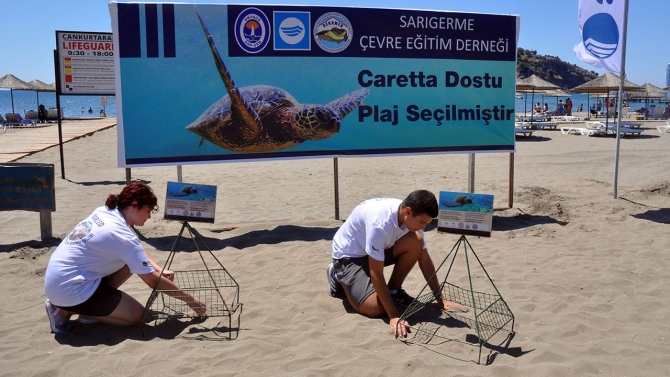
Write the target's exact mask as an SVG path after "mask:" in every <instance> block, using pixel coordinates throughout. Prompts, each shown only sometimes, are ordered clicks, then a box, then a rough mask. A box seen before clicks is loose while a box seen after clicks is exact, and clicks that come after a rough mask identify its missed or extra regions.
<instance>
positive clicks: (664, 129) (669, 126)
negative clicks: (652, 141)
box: [656, 121, 670, 133]
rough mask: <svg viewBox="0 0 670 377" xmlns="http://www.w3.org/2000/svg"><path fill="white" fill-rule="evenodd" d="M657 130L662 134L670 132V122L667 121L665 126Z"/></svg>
mask: <svg viewBox="0 0 670 377" xmlns="http://www.w3.org/2000/svg"><path fill="white" fill-rule="evenodd" d="M656 129H657V130H658V132H660V133H665V132H670V122H668V121H666V122H665V126H658V127H656Z"/></svg>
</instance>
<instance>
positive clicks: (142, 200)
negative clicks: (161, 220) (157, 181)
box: [105, 182, 158, 212]
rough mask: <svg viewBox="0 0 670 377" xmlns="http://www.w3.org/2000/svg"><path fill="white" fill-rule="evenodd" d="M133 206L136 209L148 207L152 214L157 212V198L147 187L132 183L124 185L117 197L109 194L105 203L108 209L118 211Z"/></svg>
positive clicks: (142, 184)
mask: <svg viewBox="0 0 670 377" xmlns="http://www.w3.org/2000/svg"><path fill="white" fill-rule="evenodd" d="M133 204H135V205H136V206H138V207H140V208H141V207H144V206H149V207H150V208H151V210H152V211H153V212H156V211H158V198H156V195H154V192H153V190H151V187H149V185H145V184H144V183H139V182H133V183H129V184H128V185H126V187H124V188H123V190H121V193H120V194H119V195H114V194H111V195H109V196H108V197H107V200H106V201H105V206H106V207H107V208H109V209H114V208H118V209H119V211H120V210H122V209H124V208H126V207H129V206H132V205H133Z"/></svg>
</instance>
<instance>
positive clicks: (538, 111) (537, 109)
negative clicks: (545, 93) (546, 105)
mask: <svg viewBox="0 0 670 377" xmlns="http://www.w3.org/2000/svg"><path fill="white" fill-rule="evenodd" d="M535 112H536V113H537V114H540V113H541V112H542V106H540V103H539V102H538V103H536V104H535Z"/></svg>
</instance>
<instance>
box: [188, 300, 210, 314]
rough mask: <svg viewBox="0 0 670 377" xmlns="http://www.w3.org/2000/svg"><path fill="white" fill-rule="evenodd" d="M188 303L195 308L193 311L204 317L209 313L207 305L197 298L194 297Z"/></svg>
mask: <svg viewBox="0 0 670 377" xmlns="http://www.w3.org/2000/svg"><path fill="white" fill-rule="evenodd" d="M187 304H188V306H190V307H191V309H193V311H195V314H197V315H198V316H200V317H204V316H205V314H206V313H207V306H206V305H205V304H204V303H203V302H201V301H200V300H198V299H197V298H193V300H192V301H188V302H187Z"/></svg>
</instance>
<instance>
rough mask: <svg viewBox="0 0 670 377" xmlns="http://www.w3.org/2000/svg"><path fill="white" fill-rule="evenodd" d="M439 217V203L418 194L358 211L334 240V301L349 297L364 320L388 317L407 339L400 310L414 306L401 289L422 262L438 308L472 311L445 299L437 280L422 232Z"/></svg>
mask: <svg viewBox="0 0 670 377" xmlns="http://www.w3.org/2000/svg"><path fill="white" fill-rule="evenodd" d="M437 214H438V205H437V199H435V195H433V194H432V193H431V192H430V191H426V190H417V191H413V192H412V193H410V194H409V195H408V196H407V198H405V200H400V199H388V198H384V199H381V198H380V199H370V200H366V201H364V202H363V203H361V204H359V205H358V206H356V208H354V210H353V211H352V212H351V215H349V218H347V220H346V221H345V222H344V224H342V226H341V227H340V229H339V230H338V231H337V233H336V234H335V237H333V263H331V264H330V265H328V270H327V271H328V282H329V289H330V295H331V296H332V297H338V298H344V297H346V298H347V300H348V301H349V303H350V304H351V306H352V307H353V308H354V309H355V310H356V311H357V312H359V313H360V314H363V315H366V316H369V317H379V316H382V315H384V314H386V315H388V317H389V319H390V321H389V322H390V323H389V324H390V326H391V328H392V329H394V332H395V335H396V336H402V337H406V336H407V333H408V332H409V324H408V323H407V321H402V322H400V323H399V321H400V313H399V312H398V309H397V308H396V304H397V305H403V306H409V305H410V304H411V303H412V301H414V298H413V297H411V296H410V295H408V294H407V292H405V290H404V289H402V283H403V282H404V281H405V278H406V277H407V274H409V272H410V271H411V270H412V268H413V267H414V265H415V264H416V263H417V262H418V263H419V268H420V269H421V272H422V273H423V276H424V278H425V279H426V281H428V285H429V286H430V289H431V290H432V291H433V292H436V298H437V303H438V305H439V307H440V308H441V309H444V310H459V311H462V312H467V311H468V310H469V309H468V308H466V307H464V306H462V305H459V304H456V303H453V302H451V301H447V300H445V299H443V298H442V296H441V294H440V293H439V292H440V291H439V289H440V283H439V282H438V280H437V278H436V277H434V276H433V275H434V274H435V265H434V264H433V260H432V259H431V258H430V255H429V254H428V250H426V242H425V240H424V233H423V230H424V229H425V228H426V225H428V224H429V223H430V222H431V221H433V218H435V217H437ZM390 265H394V267H393V272H392V273H391V277H390V278H389V280H388V283H387V282H386V279H385V278H384V266H390ZM431 277H433V278H432V279H430V278H431ZM428 279H430V280H428Z"/></svg>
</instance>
